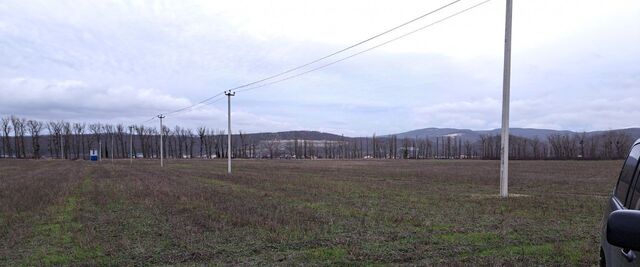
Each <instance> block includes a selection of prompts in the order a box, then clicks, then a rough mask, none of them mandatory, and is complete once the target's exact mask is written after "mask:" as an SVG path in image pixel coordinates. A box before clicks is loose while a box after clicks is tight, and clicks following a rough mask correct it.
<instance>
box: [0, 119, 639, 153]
mask: <svg viewBox="0 0 640 267" xmlns="http://www.w3.org/2000/svg"><path fill="white" fill-rule="evenodd" d="M0 130H1V132H0V134H1V135H2V136H1V138H0V139H1V140H2V146H1V147H0V157H4V158H34V159H40V158H61V159H88V158H89V154H90V153H89V151H90V150H96V151H98V153H99V156H100V157H101V158H117V159H120V158H129V157H131V156H133V157H136V158H158V157H159V155H160V152H159V151H160V130H159V129H158V128H156V127H153V126H147V125H124V124H115V125H113V124H101V123H91V124H86V123H79V122H73V123H71V122H66V121H48V122H43V121H38V120H27V119H25V118H20V117H17V116H8V117H3V118H1V119H0ZM161 131H162V134H163V136H164V138H163V140H162V142H163V144H162V145H163V147H164V154H165V157H167V158H210V159H212V158H225V157H227V155H228V153H231V156H232V157H234V158H269V159H281V158H284V159H366V158H372V159H499V157H500V135H499V134H496V135H491V134H485V135H480V136H479V137H476V138H469V137H464V136H460V135H446V136H423V137H420V136H415V137H413V138H409V137H405V138H398V137H397V136H395V135H391V136H376V135H375V134H374V135H373V136H371V137H357V138H349V137H344V136H340V137H338V138H334V140H309V139H299V138H289V139H281V138H279V137H278V136H277V135H276V136H272V137H270V138H260V137H259V136H258V135H255V134H253V135H252V134H244V133H242V132H239V134H234V135H233V136H232V139H233V140H232V146H231V148H230V149H229V148H228V147H227V142H226V138H227V135H226V133H225V131H224V130H216V129H212V128H207V127H198V128H197V129H196V130H192V129H190V128H182V127H180V126H175V127H173V128H169V127H167V126H163V128H162V130H161ZM509 140H510V141H509V143H510V145H509V155H510V156H509V157H510V158H511V159H516V160H520V159H522V160H539V159H561V160H568V159H593V160H600V159H622V158H624V157H625V156H626V155H627V152H628V150H629V148H630V146H631V144H632V142H633V139H632V138H631V136H629V135H628V134H627V133H625V132H623V131H615V130H613V131H606V132H601V133H590V134H587V133H570V134H560V133H556V134H551V135H548V136H546V138H538V137H535V138H525V137H520V136H513V135H512V136H509Z"/></svg>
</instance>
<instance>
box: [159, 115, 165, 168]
mask: <svg viewBox="0 0 640 267" xmlns="http://www.w3.org/2000/svg"><path fill="white" fill-rule="evenodd" d="M158 118H160V167H164V162H163V161H162V160H163V158H164V157H163V155H164V154H163V152H162V119H164V118H165V116H164V115H162V114H160V115H158Z"/></svg>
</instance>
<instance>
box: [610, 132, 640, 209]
mask: <svg viewBox="0 0 640 267" xmlns="http://www.w3.org/2000/svg"><path fill="white" fill-rule="evenodd" d="M639 156H640V145H636V146H634V147H633V148H632V149H631V153H629V157H628V158H627V160H625V162H624V166H623V167H622V172H620V179H618V185H616V193H615V196H616V198H618V200H620V203H622V204H624V203H625V201H626V200H627V193H628V191H629V185H630V184H631V180H633V175H634V174H635V172H636V166H637V165H638V157H639Z"/></svg>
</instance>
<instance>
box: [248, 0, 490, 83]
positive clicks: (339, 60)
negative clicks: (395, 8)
mask: <svg viewBox="0 0 640 267" xmlns="http://www.w3.org/2000/svg"><path fill="white" fill-rule="evenodd" d="M489 1H491V0H485V1H483V2H480V3H478V4H475V5H473V6H471V7H468V8H466V9H463V10H461V11H458V12H456V13H453V14H452V15H449V16H447V17H444V18H442V19H440V20H437V21H435V22H432V23H430V24H427V25H425V26H422V27H420V28H418V29H415V30H413V31H410V32H408V33H405V34H402V35H400V36H398V37H395V38H393V39H391V40H388V41H386V42H383V43H380V44H378V45H375V46H373V47H370V48H367V49H365V50H362V51H360V52H357V53H354V54H351V55H349V56H346V57H344V58H341V59H338V60H335V61H332V62H329V63H326V64H324V65H320V66H318V67H315V68H313V69H310V70H307V71H305V72H301V73H298V74H295V75H291V76H288V77H285V78H282V79H279V80H275V81H273V82H269V83H264V84H261V85H257V86H254V87H249V88H243V89H239V90H237V91H236V92H239V93H240V92H247V91H251V90H254V89H258V88H262V87H266V86H269V85H273V84H276V83H280V82H284V81H287V80H290V79H293V78H297V77H300V76H302V75H305V74H308V73H311V72H314V71H317V70H320V69H324V68H326V67H329V66H331V65H334V64H337V63H340V62H342V61H345V60H347V59H350V58H352V57H355V56H358V55H360V54H363V53H366V52H369V51H371V50H373V49H376V48H378V47H381V46H383V45H387V44H389V43H391V42H394V41H397V40H399V39H402V38H404V37H407V36H409V35H411V34H414V33H416V32H419V31H421V30H424V29H426V28H429V27H431V26H433V25H436V24H438V23H441V22H443V21H445V20H448V19H450V18H453V17H455V16H458V15H460V14H462V13H464V12H467V11H469V10H471V9H473V8H476V7H478V6H480V5H483V4H485V3H487V2H489Z"/></svg>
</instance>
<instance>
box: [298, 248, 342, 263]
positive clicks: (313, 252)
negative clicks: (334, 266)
mask: <svg viewBox="0 0 640 267" xmlns="http://www.w3.org/2000/svg"><path fill="white" fill-rule="evenodd" d="M304 255H305V257H306V258H307V259H309V260H312V261H320V262H323V263H339V262H342V261H344V260H345V257H346V256H347V250H346V249H344V248H341V247H330V248H314V249H310V250H307V251H305V252H304Z"/></svg>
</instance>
